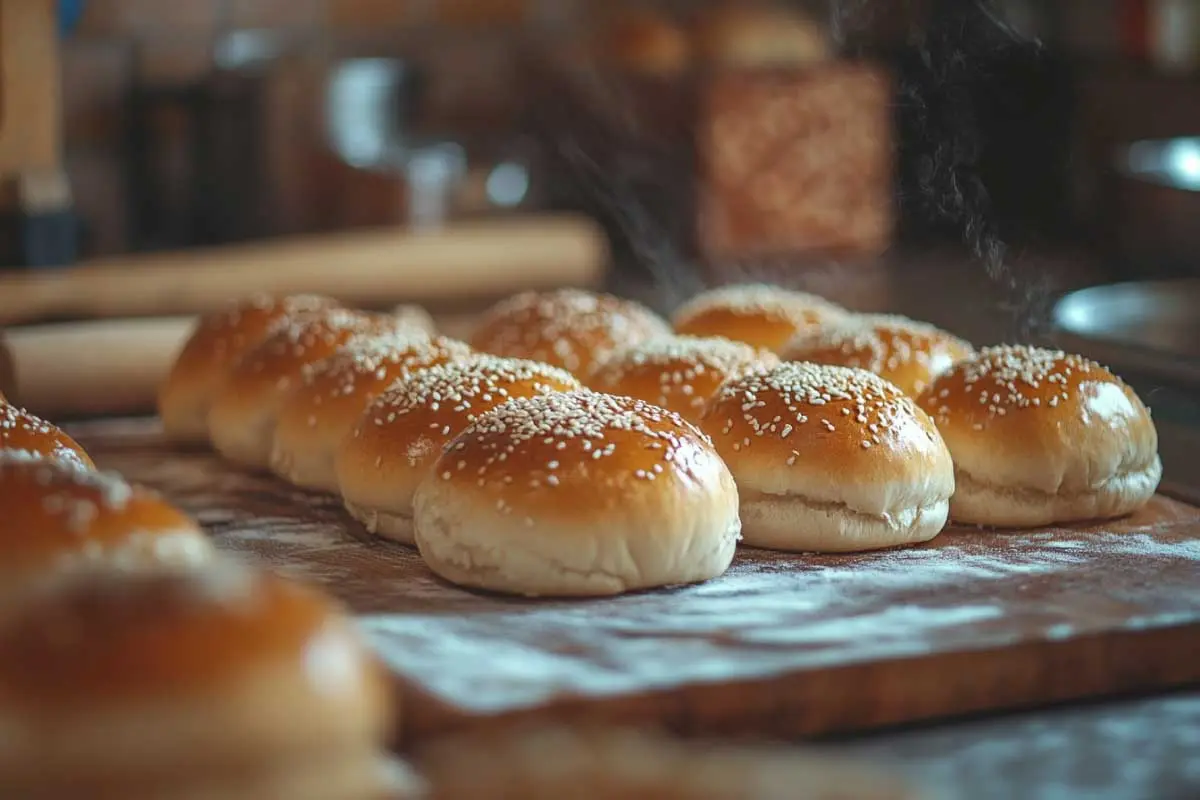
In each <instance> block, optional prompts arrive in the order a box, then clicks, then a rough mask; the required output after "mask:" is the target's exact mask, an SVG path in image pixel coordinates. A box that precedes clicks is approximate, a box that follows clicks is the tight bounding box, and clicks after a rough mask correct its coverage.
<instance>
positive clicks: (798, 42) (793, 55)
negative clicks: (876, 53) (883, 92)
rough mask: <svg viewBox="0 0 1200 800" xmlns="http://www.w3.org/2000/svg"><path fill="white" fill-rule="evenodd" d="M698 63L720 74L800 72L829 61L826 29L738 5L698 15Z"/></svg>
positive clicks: (787, 13) (779, 11)
mask: <svg viewBox="0 0 1200 800" xmlns="http://www.w3.org/2000/svg"><path fill="white" fill-rule="evenodd" d="M692 46H693V49H694V51H695V53H696V57H697V59H698V60H699V61H700V62H702V63H704V64H706V65H708V66H710V67H719V68H725V69H755V68H770V67H803V66H808V65H811V64H818V63H821V62H825V61H829V60H830V58H832V57H833V48H832V47H831V46H830V41H829V37H828V35H827V33H826V32H825V30H824V29H823V28H822V27H821V26H820V25H819V24H817V22H816V21H815V20H813V19H810V18H809V17H806V16H804V15H803V14H800V13H798V12H794V11H791V10H788V9H783V8H780V7H779V6H777V5H770V4H762V3H759V4H756V3H745V2H739V3H736V4H725V5H722V6H717V7H715V8H711V9H708V10H706V11H705V12H702V13H701V14H700V15H699V16H698V18H697V20H696V23H695V25H694V26H693V32H692Z"/></svg>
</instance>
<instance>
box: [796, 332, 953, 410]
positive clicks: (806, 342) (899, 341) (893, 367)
mask: <svg viewBox="0 0 1200 800" xmlns="http://www.w3.org/2000/svg"><path fill="white" fill-rule="evenodd" d="M973 352H974V348H972V347H971V345H970V344H968V343H967V342H965V341H963V340H962V339H959V338H958V337H957V336H954V335H953V334H950V333H947V332H946V331H943V330H941V329H940V328H935V327H934V326H933V325H928V324H926V323H924V322H917V321H916V320H911V319H908V318H907V317H900V316H894V315H890V314H863V315H856V316H851V317H847V318H846V319H844V320H835V321H832V322H829V323H826V324H824V325H820V326H818V327H815V328H812V329H810V330H807V331H802V332H800V333H799V334H797V335H796V336H795V337H794V338H793V339H792V340H791V341H790V342H788V343H787V345H785V346H784V347H783V349H782V350H781V351H780V357H781V358H783V360H784V361H812V362H814V363H817V364H835V365H837V366H841V367H858V368H860V369H865V370H867V371H869V372H874V373H875V374H876V375H878V376H879V377H881V378H883V379H884V380H887V381H890V382H891V383H894V384H895V385H896V386H898V387H900V390H901V391H903V392H904V393H905V394H907V395H909V396H911V397H916V396H917V395H919V394H920V393H921V392H923V391H924V390H925V387H926V386H928V385H929V382H930V381H931V380H933V379H934V378H935V377H937V376H938V375H940V374H941V373H943V372H945V371H946V370H947V369H949V368H950V367H951V365H953V364H954V363H955V362H956V361H961V360H962V359H964V358H966V357H967V356H969V355H971V354H972V353H973Z"/></svg>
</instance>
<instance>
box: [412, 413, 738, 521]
mask: <svg viewBox="0 0 1200 800" xmlns="http://www.w3.org/2000/svg"><path fill="white" fill-rule="evenodd" d="M727 475H728V473H727V472H726V469H725V465H724V464H723V463H722V462H721V459H720V457H718V456H717V453H716V451H715V450H713V447H712V443H711V441H710V440H709V438H708V437H707V436H705V435H704V434H703V433H701V432H700V431H699V430H698V429H697V428H695V427H694V426H692V425H691V424H690V423H688V422H685V421H684V420H683V418H682V417H680V416H679V415H678V414H674V413H672V412H670V411H667V410H665V409H662V408H658V407H657V406H652V405H650V404H649V403H645V402H643V401H641V400H635V399H633V398H629V397H615V396H613V395H607V394H601V393H599V392H591V391H587V390H582V391H575V392H564V393H557V392H555V393H551V394H546V395H541V396H539V397H530V398H517V399H514V400H510V401H509V402H507V403H504V404H503V405H500V406H498V407H497V408H495V409H493V410H492V411H490V412H489V413H487V414H484V415H483V416H481V417H480V418H479V419H478V420H476V421H475V422H474V423H472V424H471V425H470V426H469V427H468V428H466V429H465V430H464V431H463V432H462V433H460V434H459V435H458V436H456V437H455V438H454V440H453V441H452V442H451V443H450V444H448V445H447V446H446V448H445V450H444V451H443V453H442V455H441V457H440V458H439V459H438V461H437V464H436V465H435V466H434V474H432V475H431V476H430V478H429V480H430V481H446V482H450V485H451V486H457V487H461V488H462V489H464V490H465V491H469V492H471V493H472V494H473V495H475V496H476V497H479V498H480V501H481V502H482V503H485V504H494V507H495V508H496V509H497V510H498V511H499V512H500V513H501V514H504V515H512V516H513V517H514V518H515V519H520V518H521V517H522V516H524V517H525V518H526V519H527V520H530V521H531V522H532V521H533V520H535V519H536V520H545V521H548V522H558V523H563V525H564V527H563V532H564V534H567V533H568V532H569V531H571V530H575V531H580V532H582V531H589V532H590V531H591V530H592V527H593V526H590V525H579V524H578V523H579V522H580V521H586V520H589V519H594V518H596V517H597V516H601V517H603V516H604V515H610V514H612V513H613V510H614V508H615V507H618V506H620V507H623V508H625V509H626V513H633V512H632V511H629V509H638V508H644V507H647V506H649V507H653V508H659V507H660V506H661V504H662V503H664V502H666V501H664V499H663V498H686V497H689V496H691V495H692V494H693V493H694V492H696V491H699V489H698V488H697V487H701V488H703V489H704V491H709V490H710V487H712V486H714V485H720V484H723V483H724V482H725V481H727V480H728V477H727ZM670 502H679V503H681V504H682V503H684V501H683V500H672V501H670ZM705 503H707V499H706V500H705ZM589 535H590V533H589ZM646 535H647V536H654V535H655V531H647V532H646Z"/></svg>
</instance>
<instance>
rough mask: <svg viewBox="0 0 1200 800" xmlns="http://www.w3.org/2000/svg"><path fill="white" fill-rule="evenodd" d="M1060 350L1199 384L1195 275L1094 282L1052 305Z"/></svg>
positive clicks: (1199, 307)
mask: <svg viewBox="0 0 1200 800" xmlns="http://www.w3.org/2000/svg"><path fill="white" fill-rule="evenodd" d="M1054 323H1055V327H1056V336H1055V338H1056V339H1057V340H1058V341H1059V343H1060V345H1061V346H1063V347H1064V348H1069V349H1072V350H1075V351H1078V352H1081V353H1085V354H1087V355H1089V356H1091V357H1093V358H1095V359H1097V360H1099V361H1103V362H1105V363H1107V364H1109V365H1110V366H1111V367H1113V368H1114V369H1116V370H1117V371H1118V372H1129V373H1134V374H1137V375H1142V376H1145V377H1148V378H1153V379H1156V380H1161V381H1163V382H1165V383H1170V384H1175V385H1187V386H1189V387H1195V388H1200V279H1196V278H1183V279H1179V280H1167V281H1141V282H1133V283H1117V284H1111V285H1107V286H1093V287H1091V288H1088V289H1081V290H1079V291H1076V292H1072V293H1070V294H1068V295H1066V296H1065V297H1063V298H1062V299H1061V300H1059V302H1058V303H1057V304H1056V305H1055V307H1054Z"/></svg>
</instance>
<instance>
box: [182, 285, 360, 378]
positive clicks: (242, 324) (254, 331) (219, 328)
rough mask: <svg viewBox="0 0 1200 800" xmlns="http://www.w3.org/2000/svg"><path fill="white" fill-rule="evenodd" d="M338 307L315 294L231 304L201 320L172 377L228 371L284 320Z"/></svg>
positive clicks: (185, 346)
mask: <svg viewBox="0 0 1200 800" xmlns="http://www.w3.org/2000/svg"><path fill="white" fill-rule="evenodd" d="M339 307H340V304H339V303H338V302H337V301H336V300H334V299H333V298H331V297H325V296H323V295H315V294H296V295H288V296H285V297H275V296H272V295H254V296H252V297H248V298H245V299H243V300H240V301H238V302H235V303H231V304H230V305H229V306H228V307H226V308H223V309H221V310H220V311H216V312H214V313H211V314H206V315H204V316H202V317H201V318H200V319H199V321H198V322H197V323H196V327H195V328H194V329H193V331H192V334H191V336H189V337H188V340H187V342H186V343H185V344H184V346H183V350H181V351H180V353H179V356H178V357H177V358H176V360H175V365H174V366H173V367H172V369H171V376H172V377H174V376H175V375H176V374H177V373H183V372H190V371H192V370H198V369H210V368H213V367H217V368H220V369H225V368H227V367H228V366H229V365H230V364H232V363H233V361H234V360H236V359H237V357H238V356H240V355H241V354H242V353H244V352H245V351H247V350H249V349H250V348H252V347H254V346H255V345H257V344H258V343H259V342H261V341H262V340H263V339H265V338H266V337H267V336H268V335H269V334H270V333H271V332H272V329H273V328H274V327H275V326H276V325H277V324H278V323H279V322H280V321H281V320H286V319H291V318H295V317H298V316H302V315H304V314H307V313H310V312H314V311H324V310H326V309H331V308H339ZM170 380H171V378H168V381H170Z"/></svg>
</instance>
